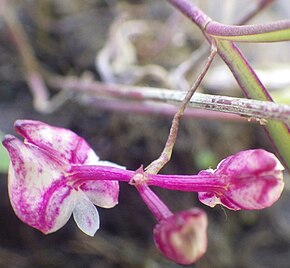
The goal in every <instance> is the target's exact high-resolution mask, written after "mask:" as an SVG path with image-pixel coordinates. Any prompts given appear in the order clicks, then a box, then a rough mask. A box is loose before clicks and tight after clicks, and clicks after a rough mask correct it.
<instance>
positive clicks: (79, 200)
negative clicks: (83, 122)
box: [3, 120, 122, 236]
mask: <svg viewBox="0 0 290 268" xmlns="http://www.w3.org/2000/svg"><path fill="white" fill-rule="evenodd" d="M14 127H15V131H16V132H18V133H19V134H20V135H21V136H23V137H24V142H23V141H21V140H19V139H17V138H16V137H14V136H12V135H6V136H5V138H4V140H3V145H4V146H5V147H6V149H7V150H8V152H9V155H10V159H11V164H10V168H9V174H8V191H9V196H10V201H11V204H12V207H13V209H14V211H15V213H16V215H17V216H18V217H19V218H20V219H21V220H22V221H23V222H25V223H26V224H28V225H30V226H32V227H34V228H36V229H38V230H40V231H41V232H43V233H45V234H48V233H52V232H55V231H57V230H58V229H60V228H61V227H62V226H63V225H65V223H66V222H67V221H68V220H69V218H70V217H71V215H72V214H73V217H74V220H75V222H76V224H77V225H78V227H79V228H80V229H81V230H82V231H83V232H84V233H86V234H87V235H90V236H93V235H94V234H95V232H96V231H97V230H98V228H99V215H98V211H97V209H96V207H95V206H94V205H97V206H100V207H103V208H111V207H113V206H115V205H116V204H117V203H118V194H119V184H118V182H117V181H102V180H92V179H84V178H82V179H78V178H77V177H70V176H68V173H67V172H68V171H69V170H70V168H71V166H79V165H104V166H114V167H119V168H122V167H120V166H118V165H116V164H113V163H110V162H107V161H99V157H98V156H97V155H96V154H95V153H94V151H93V150H92V149H91V148H90V147H89V145H88V144H87V142H86V141H85V140H84V139H82V138H81V137H79V136H78V135H76V134H75V133H74V132H72V131H70V130H67V129H63V128H58V127H53V126H50V125H47V124H45V123H42V122H39V121H32V120H17V121H16V122H15V125H14Z"/></svg>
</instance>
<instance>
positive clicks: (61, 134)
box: [14, 120, 99, 164]
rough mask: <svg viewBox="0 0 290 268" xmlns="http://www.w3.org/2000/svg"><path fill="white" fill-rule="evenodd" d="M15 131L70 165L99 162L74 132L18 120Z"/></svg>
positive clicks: (36, 122)
mask: <svg viewBox="0 0 290 268" xmlns="http://www.w3.org/2000/svg"><path fill="white" fill-rule="evenodd" d="M14 127H15V130H16V131H17V132H18V133H19V134H20V135H22V136H23V137H24V138H25V140H26V141H27V142H30V143H32V144H34V145H36V146H38V147H40V148H42V149H44V150H46V151H49V152H51V153H52V154H55V155H57V156H58V157H59V158H60V159H62V161H66V162H68V163H70V164H83V163H84V162H85V161H88V162H93V161H96V162H97V161H98V160H99V158H98V156H97V155H96V154H95V153H94V152H93V150H92V149H91V148H90V147H89V145H88V144H87V142H86V141H85V140H84V139H83V138H81V137H79V136H78V135H77V134H75V133H74V132H72V131H70V130H68V129H64V128H59V127H53V126H50V125H48V124H45V123H42V122H39V121H33V120H17V121H16V122H15V124H14Z"/></svg>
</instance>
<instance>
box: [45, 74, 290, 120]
mask: <svg viewBox="0 0 290 268" xmlns="http://www.w3.org/2000/svg"><path fill="white" fill-rule="evenodd" d="M50 84H51V85H52V86H54V87H57V88H66V89H67V90H69V91H70V92H75V93H78V94H79V97H80V98H79V99H80V101H81V102H83V103H84V104H86V105H87V104H90V105H98V104H99V105H100V107H102V105H104V106H105V105H109V108H110V107H111V105H110V104H109V101H110V100H108V99H107V100H104V102H102V100H101V101H98V100H99V99H100V96H101V95H104V96H109V97H111V98H113V100H114V99H116V102H117V103H118V102H119V101H120V103H121V100H123V101H125V100H126V101H128V100H136V101H138V102H140V101H142V102H144V103H143V104H141V103H142V102H140V107H141V106H142V105H143V106H144V107H146V105H147V106H148V107H149V109H150V104H149V103H146V101H149V100H151V101H156V105H158V103H160V102H162V103H171V104H174V105H179V104H180V103H181V102H182V101H183V99H184V97H185V95H186V93H185V92H182V91H179V90H168V89H164V88H148V87H137V86H127V85H112V84H104V83H99V82H93V81H86V80H81V79H78V78H75V77H71V78H63V77H53V78H51V79H50ZM124 99H125V100H124ZM129 105H130V104H129V103H128V107H129ZM132 105H134V104H132ZM156 105H155V106H156ZM128 107H127V108H126V109H128ZM140 107H139V108H137V110H138V109H140ZM188 107H191V108H200V109H206V110H211V111H218V112H223V113H230V114H236V115H240V116H245V117H248V118H249V119H258V120H259V119H266V120H268V119H275V120H280V121H284V122H289V120H290V107H289V105H284V104H277V103H273V102H269V101H258V100H250V99H244V98H233V97H227V96H217V95H209V94H203V93H195V94H194V95H193V96H192V98H191V99H190V100H189V102H188ZM152 109H153V111H154V109H155V107H154V106H153V105H152ZM145 110H147V109H145ZM158 110H159V109H158ZM165 111H166V109H164V111H163V112H165ZM186 111H187V110H186ZM186 111H185V114H186ZM141 112H144V111H141ZM145 112H146V111H145ZM173 112H176V110H175V111H171V112H170V114H171V113H173ZM191 112H192V113H195V112H194V111H191V110H189V111H188V113H191ZM203 112H204V113H205V114H204V116H205V117H207V114H206V111H203ZM149 113H150V111H149ZM189 116H191V115H189ZM192 116H194V115H192ZM200 116H201V117H203V115H200Z"/></svg>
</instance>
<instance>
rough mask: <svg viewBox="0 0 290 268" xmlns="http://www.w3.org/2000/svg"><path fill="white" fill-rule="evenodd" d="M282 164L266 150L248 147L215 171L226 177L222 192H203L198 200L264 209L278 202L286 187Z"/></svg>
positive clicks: (209, 203)
mask: <svg viewBox="0 0 290 268" xmlns="http://www.w3.org/2000/svg"><path fill="white" fill-rule="evenodd" d="M282 171H283V166H282V165H281V163H280V162H279V161H278V159H277V158H276V157H275V156H274V155H273V154H272V153H269V152H267V151H265V150H261V149H259V150H247V151H242V152H239V153H237V154H235V155H232V156H229V157H227V158H226V159H224V160H223V161H222V162H221V163H220V164H219V165H218V167H217V169H216V170H215V171H212V172H210V171H202V172H200V174H205V173H206V172H210V173H213V174H214V175H216V176H217V177H219V178H220V179H221V180H224V183H225V185H226V186H225V189H224V190H223V191H220V192H201V193H199V195H198V197H199V200H200V201H201V202H203V203H205V204H207V205H208V206H211V207H213V206H215V205H216V204H222V205H224V206H226V207H227V208H229V209H233V210H239V209H263V208H266V207H269V206H271V205H272V204H273V203H274V202H276V201H277V200H278V199H279V197H280V195H281V193H282V191H283V188H284V182H283V173H282Z"/></svg>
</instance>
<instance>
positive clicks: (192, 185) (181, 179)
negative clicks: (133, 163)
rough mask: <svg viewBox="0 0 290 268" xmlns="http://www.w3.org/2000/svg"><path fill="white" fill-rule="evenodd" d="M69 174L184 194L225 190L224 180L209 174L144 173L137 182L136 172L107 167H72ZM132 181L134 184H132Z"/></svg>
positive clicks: (79, 177)
mask: <svg viewBox="0 0 290 268" xmlns="http://www.w3.org/2000/svg"><path fill="white" fill-rule="evenodd" d="M69 173H70V176H72V177H74V178H76V179H78V180H111V181H122V182H128V183H130V184H132V185H134V186H137V185H140V184H143V183H145V184H147V185H151V186H157V187H160V188H164V189H170V190H178V191H185V192H207V191H217V190H221V189H224V188H225V183H224V180H221V179H220V178H218V177H216V176H215V175H213V174H210V173H208V174H202V175H160V174H148V173H145V174H143V175H142V178H141V179H140V180H139V181H138V180H136V179H135V178H136V176H135V175H136V174H137V175H138V174H139V173H138V170H137V171H136V172H134V171H131V170H125V169H119V168H115V167H109V166H98V165H95V166H93V165H91V166H86V165H79V166H72V167H71V169H70V171H69ZM133 180H134V182H132V181H133Z"/></svg>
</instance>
